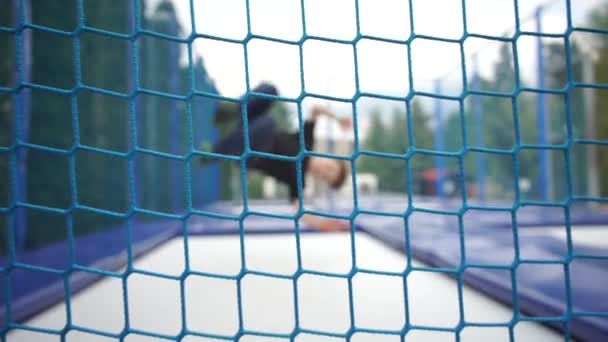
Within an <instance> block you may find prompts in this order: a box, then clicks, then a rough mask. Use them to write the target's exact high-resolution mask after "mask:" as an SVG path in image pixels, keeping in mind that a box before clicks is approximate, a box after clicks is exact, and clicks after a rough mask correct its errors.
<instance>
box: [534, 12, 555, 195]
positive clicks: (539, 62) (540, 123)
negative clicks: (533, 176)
mask: <svg viewBox="0 0 608 342" xmlns="http://www.w3.org/2000/svg"><path fill="white" fill-rule="evenodd" d="M542 11H543V9H542V7H538V8H537V9H536V13H535V16H534V19H535V21H536V32H537V33H540V32H542ZM536 71H537V76H536V77H537V88H539V89H543V88H545V57H544V51H543V42H542V37H541V36H540V35H537V36H536ZM536 111H537V129H538V143H539V144H541V145H546V144H547V127H546V126H547V125H546V121H547V106H546V100H545V95H544V94H543V93H540V92H539V93H538V95H537V98H536ZM550 178H551V174H550V169H549V153H548V152H547V150H546V149H541V150H540V156H539V173H538V185H539V189H540V195H541V197H542V199H543V200H549V199H550V198H551V193H550V184H551V179H550Z"/></svg>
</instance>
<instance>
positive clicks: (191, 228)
mask: <svg viewBox="0 0 608 342" xmlns="http://www.w3.org/2000/svg"><path fill="white" fill-rule="evenodd" d="M230 209H232V208H231V207H229V206H226V205H215V206H213V207H210V208H207V210H210V211H215V212H219V213H226V212H228V211H229V210H230ZM244 223H245V225H244V227H245V233H246V234H247V235H249V234H276V233H287V232H293V231H294V223H293V221H290V220H278V219H269V218H267V217H265V216H256V215H250V216H249V217H247V218H246V219H245V220H244ZM187 226H188V234H189V235H223V234H238V233H239V232H240V228H239V225H238V221H236V220H225V219H215V218H211V217H203V216H192V217H190V219H189V220H188V225H187ZM300 231H301V232H303V233H306V232H312V231H313V230H312V229H311V228H306V227H302V228H301V230H300ZM182 234H183V224H182V221H180V220H166V219H165V220H163V219H156V220H136V219H133V220H132V224H131V245H132V255H133V257H134V258H136V257H138V256H140V255H142V254H144V253H147V252H148V251H150V250H151V249H153V248H154V247H156V246H158V245H160V244H162V243H164V242H166V241H167V240H170V239H172V238H174V237H176V236H182ZM127 237H128V230H127V224H126V223H125V224H123V225H121V226H118V227H114V228H109V229H104V230H102V231H98V232H96V233H92V234H89V235H86V236H83V237H79V238H76V239H75V240H74V261H73V262H72V260H70V246H69V242H68V241H67V240H63V241H59V242H56V243H52V244H50V245H47V246H45V247H43V248H40V249H36V250H31V251H24V252H20V253H18V254H17V255H16V263H17V266H13V267H11V268H7V267H6V266H5V265H7V264H8V260H7V258H6V257H2V258H0V265H3V266H4V267H3V268H2V276H3V281H2V282H1V284H2V286H6V281H5V280H6V277H7V276H8V274H10V279H11V296H12V300H11V320H12V321H23V320H25V319H27V318H29V317H31V316H32V315H34V314H36V313H38V312H40V311H41V310H43V309H44V308H46V307H48V306H50V305H52V304H55V303H57V302H59V301H63V300H64V299H65V298H64V295H65V285H64V280H63V277H62V274H61V272H67V271H68V269H69V267H70V265H78V266H83V267H87V268H91V269H94V270H100V271H112V270H117V269H119V268H120V267H122V266H124V265H125V264H126V262H127V257H126V253H127V243H128V242H127V241H128V240H127ZM19 265H23V266H19ZM32 266H33V268H34V270H32ZM78 266H76V268H74V267H73V268H72V276H71V277H69V280H70V291H71V293H75V292H77V291H78V290H80V289H82V288H84V287H86V286H87V285H89V284H90V283H92V282H94V281H96V280H98V279H99V278H100V277H102V274H100V273H99V272H97V273H96V272H94V271H93V272H91V271H83V270H82V269H78ZM42 267H43V268H45V269H51V270H53V272H46V271H43V270H36V269H35V268H42ZM3 293H5V292H4V291H3ZM0 304H1V305H2V308H1V309H0V322H2V323H0V324H4V323H5V322H6V314H7V310H6V298H4V297H2V298H1V300H0Z"/></svg>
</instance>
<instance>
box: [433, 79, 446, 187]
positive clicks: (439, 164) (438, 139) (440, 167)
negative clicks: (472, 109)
mask: <svg viewBox="0 0 608 342" xmlns="http://www.w3.org/2000/svg"><path fill="white" fill-rule="evenodd" d="M440 93H441V80H439V79H437V80H435V94H437V95H439V94H440ZM442 110H443V109H442V108H441V99H440V98H435V124H436V125H435V150H437V151H443V149H444V147H443V145H444V143H443V123H442V116H443V115H442ZM435 169H436V171H437V180H436V182H437V183H436V193H437V196H439V198H443V197H444V195H445V194H444V191H443V188H444V187H443V176H444V162H443V157H440V156H436V157H435Z"/></svg>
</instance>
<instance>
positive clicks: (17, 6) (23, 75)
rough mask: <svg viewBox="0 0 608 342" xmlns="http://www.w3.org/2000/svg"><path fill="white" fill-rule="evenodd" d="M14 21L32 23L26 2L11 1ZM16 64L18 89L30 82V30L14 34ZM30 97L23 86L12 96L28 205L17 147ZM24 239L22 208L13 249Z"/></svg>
mask: <svg viewBox="0 0 608 342" xmlns="http://www.w3.org/2000/svg"><path fill="white" fill-rule="evenodd" d="M13 18H14V22H15V24H16V26H22V25H24V24H27V23H29V22H31V13H30V2H29V0H23V1H15V2H13ZM15 50H16V55H17V58H16V63H17V65H16V66H15V70H16V71H15V81H16V82H15V84H16V85H17V86H21V85H22V84H23V83H24V82H29V81H30V79H31V67H32V57H31V56H32V37H31V31H30V30H21V31H18V32H17V33H16V40H15ZM30 94H31V91H30V89H29V88H26V87H23V88H21V89H20V90H19V92H18V94H17V95H15V97H14V101H15V104H16V105H15V120H16V122H15V127H16V140H17V149H16V157H17V179H16V190H17V194H16V198H15V200H16V201H17V202H21V203H24V202H27V191H28V190H27V188H28V187H27V154H28V153H27V149H26V148H25V147H21V146H19V145H20V144H22V143H23V142H26V141H27V140H28V136H29V127H30ZM26 237H27V211H26V209H25V208H23V207H17V208H16V209H15V247H16V249H17V250H21V249H23V248H24V247H25V240H26Z"/></svg>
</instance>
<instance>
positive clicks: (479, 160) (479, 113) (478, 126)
mask: <svg viewBox="0 0 608 342" xmlns="http://www.w3.org/2000/svg"><path fill="white" fill-rule="evenodd" d="M473 89H474V90H480V89H481V84H480V77H479V65H478V63H477V55H475V56H473ZM472 101H473V117H474V120H475V123H474V125H475V130H474V132H475V145H477V146H479V147H482V146H483V145H484V140H485V139H484V136H483V125H484V123H483V105H482V102H481V95H473V100H472ZM485 159H486V158H485V156H484V154H483V153H477V154H476V155H475V164H476V168H477V181H478V184H479V189H478V192H479V193H478V196H479V200H480V201H482V202H484V201H485V200H486V160H485Z"/></svg>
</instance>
